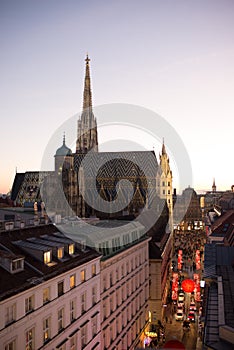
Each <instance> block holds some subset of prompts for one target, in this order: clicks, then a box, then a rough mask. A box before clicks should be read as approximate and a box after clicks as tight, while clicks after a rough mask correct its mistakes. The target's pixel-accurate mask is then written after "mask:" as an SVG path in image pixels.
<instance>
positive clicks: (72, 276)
mask: <svg viewBox="0 0 234 350" xmlns="http://www.w3.org/2000/svg"><path fill="white" fill-rule="evenodd" d="M75 286H76V275H71V276H70V289H72V288H75Z"/></svg>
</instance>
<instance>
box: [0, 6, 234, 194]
mask: <svg viewBox="0 0 234 350" xmlns="http://www.w3.org/2000/svg"><path fill="white" fill-rule="evenodd" d="M233 18H234V2H233V1H231V0H222V1H220V0H219V1H217V0H203V1H200V0H198V1H194V0H191V1H190V0H170V1H169V0H164V1H157V0H155V1H149V0H146V1H137V0H136V1H133V0H132V1H131V0H126V1H121V0H120V1H69V0H68V1H59V0H56V1H53V0H50V1H44V0H41V1H24V0H21V1H17V0H15V1H14V0H12V1H7V0H1V1H0V47H1V55H0V63H1V64H0V75H1V85H0V94H1V99H0V112H1V137H0V193H1V192H6V191H8V190H9V189H10V188H11V186H12V182H13V179H14V174H15V168H16V167H17V171H18V172H24V171H27V170H39V169H40V164H41V158H42V155H43V152H44V149H45V147H46V145H47V143H48V140H49V139H50V137H51V135H52V134H53V132H54V130H55V129H57V128H58V127H59V126H60V125H61V124H62V123H64V121H65V120H67V119H68V118H69V117H71V116H73V115H74V114H76V113H78V112H79V111H80V108H81V106H82V93H83V91H82V90H83V79H84V58H85V55H86V53H87V52H88V53H89V55H90V57H91V75H92V90H93V103H94V104H95V105H102V104H107V103H113V102H114V103H116V102H117V103H130V104H135V105H139V106H143V107H146V108H149V109H151V110H153V111H155V112H156V113H158V114H160V115H161V116H162V117H164V118H165V119H166V120H167V121H168V122H169V123H170V124H171V125H172V126H173V127H174V128H175V130H176V131H177V133H178V134H179V135H180V137H181V139H182V140H183V142H184V144H185V146H186V149H187V151H188V153H189V156H190V159H191V162H192V167H193V184H190V185H192V186H194V187H195V189H210V188H211V185H212V181H213V177H215V179H216V184H217V188H218V189H229V188H230V187H231V185H232V184H233V183H234V178H233V170H234V166H233V161H232V152H233V146H234V138H233V126H234V122H233V120H234V119H233V115H234V96H233V91H234V24H233ZM74 128H76V125H75V126H74ZM61 139H62V135H61ZM100 141H101V140H100ZM165 143H167V141H166V140H165ZM59 146H60V140H58V147H59ZM156 153H157V154H158V152H156ZM188 185H189V184H188Z"/></svg>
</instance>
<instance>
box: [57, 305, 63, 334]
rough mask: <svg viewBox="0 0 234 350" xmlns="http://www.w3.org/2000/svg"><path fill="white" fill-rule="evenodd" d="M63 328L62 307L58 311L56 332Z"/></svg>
mask: <svg viewBox="0 0 234 350" xmlns="http://www.w3.org/2000/svg"><path fill="white" fill-rule="evenodd" d="M63 328H64V309H60V310H59V311H58V332H60V331H61V330H62V329H63Z"/></svg>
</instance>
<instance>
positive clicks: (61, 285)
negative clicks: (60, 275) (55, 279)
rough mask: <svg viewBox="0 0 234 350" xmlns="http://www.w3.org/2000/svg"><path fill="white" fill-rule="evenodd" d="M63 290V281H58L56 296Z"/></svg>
mask: <svg viewBox="0 0 234 350" xmlns="http://www.w3.org/2000/svg"><path fill="white" fill-rule="evenodd" d="M63 293H64V290H63V281H61V282H59V283H58V297H60V296H61V295H63Z"/></svg>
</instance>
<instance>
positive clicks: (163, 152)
mask: <svg viewBox="0 0 234 350" xmlns="http://www.w3.org/2000/svg"><path fill="white" fill-rule="evenodd" d="M162 154H167V152H166V148H165V144H164V137H163V144H162Z"/></svg>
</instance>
